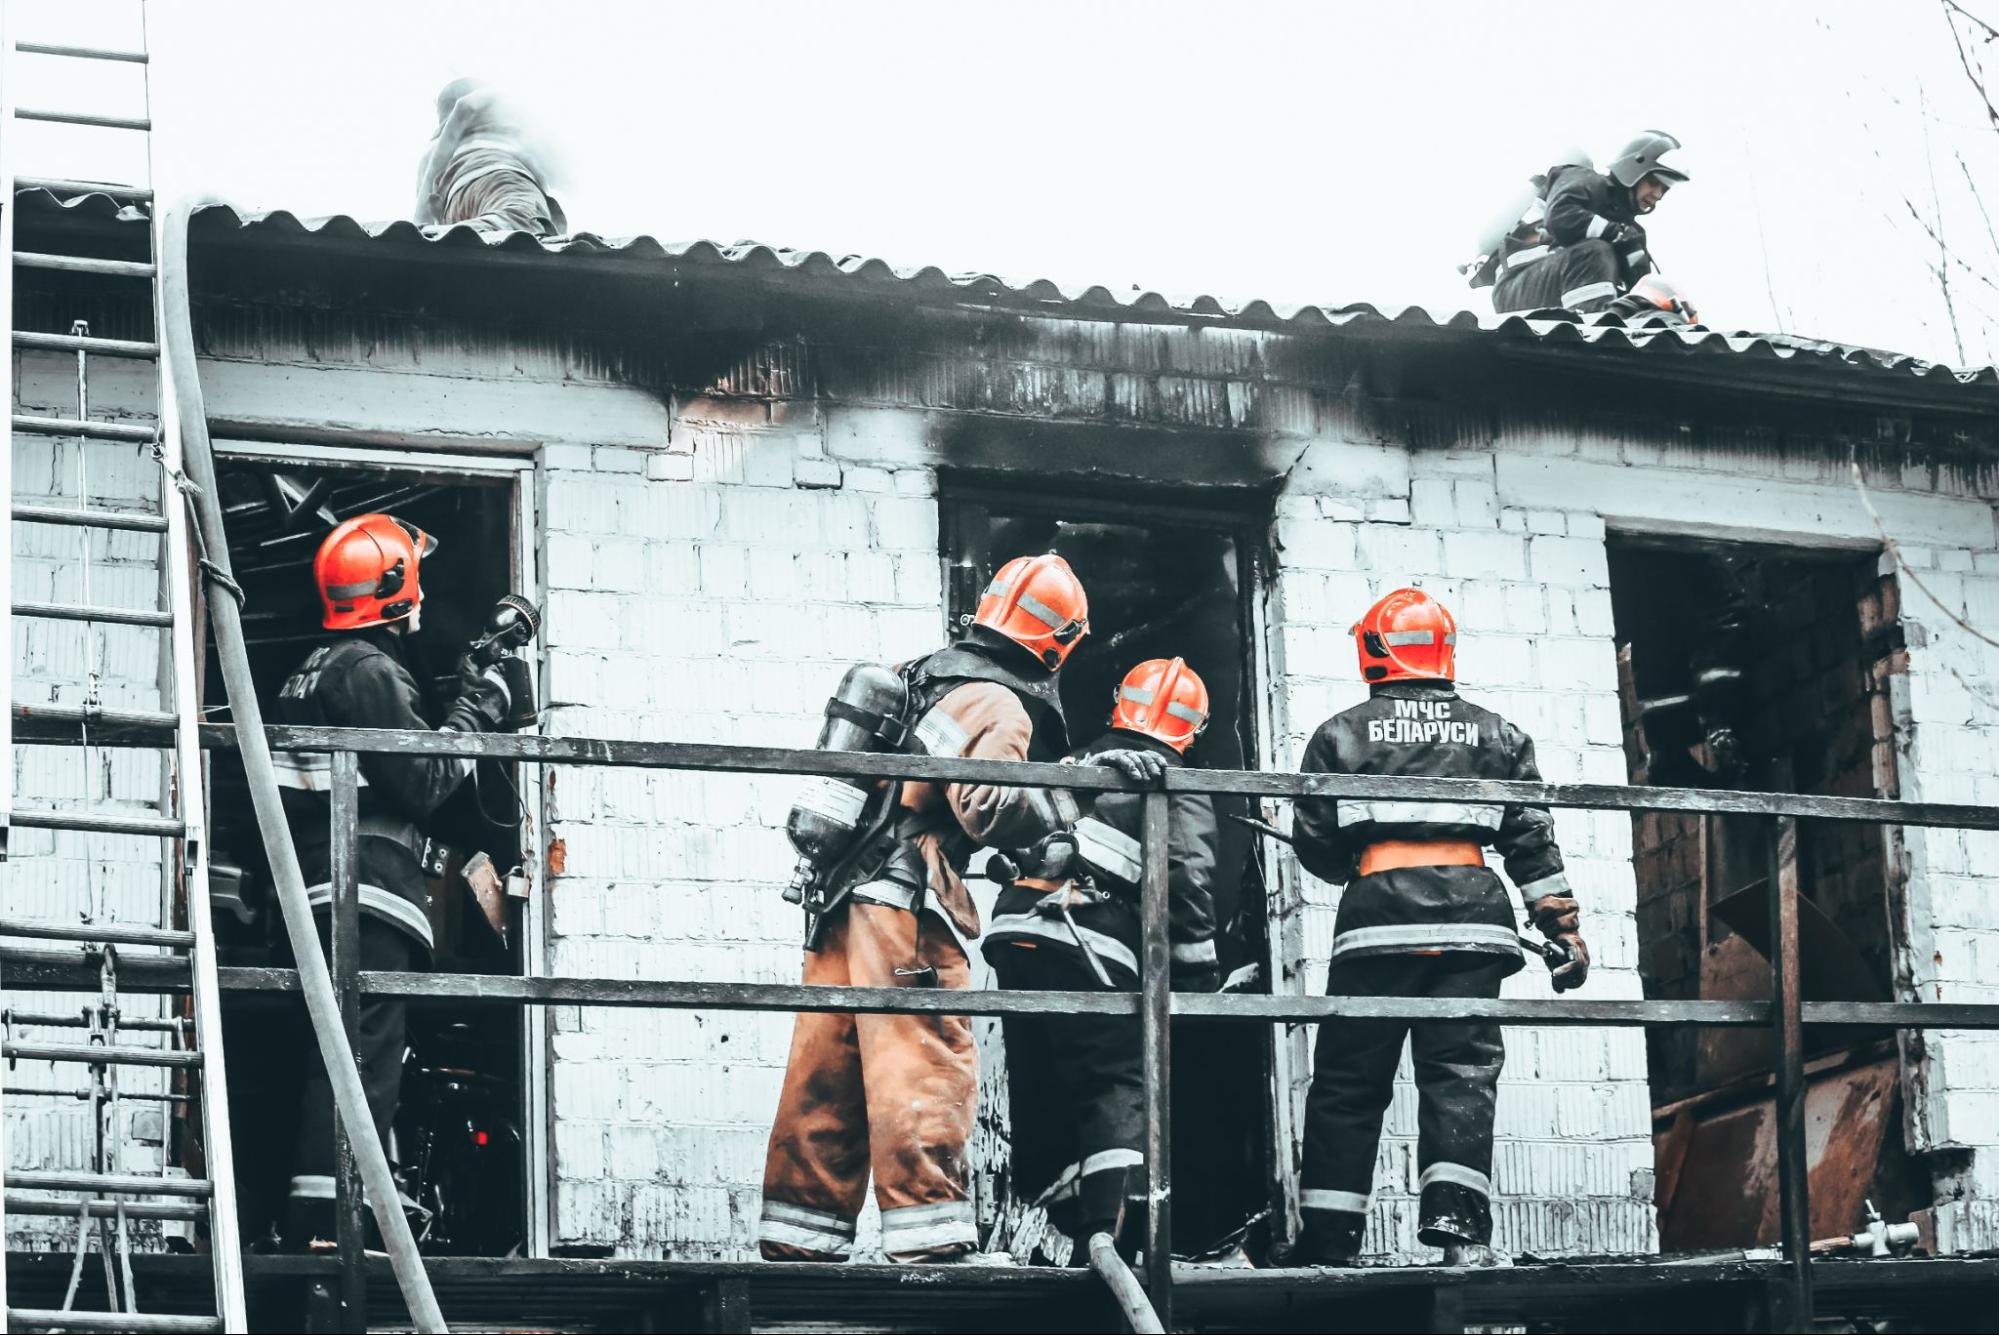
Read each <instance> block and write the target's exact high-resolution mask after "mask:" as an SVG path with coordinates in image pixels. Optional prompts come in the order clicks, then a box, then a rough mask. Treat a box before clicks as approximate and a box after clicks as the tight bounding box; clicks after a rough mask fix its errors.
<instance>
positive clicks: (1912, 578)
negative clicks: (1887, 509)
mask: <svg viewBox="0 0 1999 1335" xmlns="http://www.w3.org/2000/svg"><path fill="white" fill-rule="evenodd" d="M1847 466H1848V467H1849V468H1851V469H1852V470H1853V489H1854V490H1855V491H1856V492H1858V493H1859V494H1860V504H1861V505H1862V506H1863V507H1865V508H1866V510H1867V517H1868V518H1869V519H1871V520H1873V521H1874V531H1875V532H1876V533H1879V534H1880V535H1881V546H1882V548H1883V549H1884V550H1885V551H1886V552H1887V553H1888V556H1889V559H1891V560H1892V561H1894V563H1895V569H1896V571H1897V572H1898V573H1900V574H1902V575H1904V576H1907V578H1908V581H1909V583H1911V584H1913V585H1915V586H1916V588H1917V589H1918V590H1920V591H1921V593H1922V595H1923V597H1925V598H1927V599H1929V600H1930V601H1931V602H1933V603H1935V604H1936V605H1937V610H1938V611H1940V612H1942V613H1943V614H1944V615H1945V616H1947V617H1949V618H1950V619H1951V620H1952V621H1954V622H1956V623H1957V627H1958V629H1959V630H1962V631H1963V632H1964V633H1965V634H1967V635H1969V636H1971V637H1972V638H1973V639H1977V640H1981V641H1983V642H1984V643H1986V644H1989V645H1991V646H1992V647H1993V648H1994V649H1999V640H1995V639H1993V638H1992V637H1991V636H1990V635H1987V634H1986V633H1985V632H1984V631H1982V630H1980V629H1978V627H1976V626H1974V625H1972V624H1971V623H1970V622H1969V621H1966V620H1965V619H1964V618H1963V617H1962V616H1960V615H1959V614H1958V613H1956V612H1954V611H1952V610H1951V608H1950V607H1949V606H1948V605H1946V604H1945V602H1944V600H1943V599H1941V598H1939V597H1937V596H1936V595H1935V594H1934V593H1931V592H1930V588H1929V585H1927V584H1925V583H1923V580H1922V576H1920V575H1918V574H1917V573H1916V572H1915V570H1914V568H1913V567H1911V566H1910V565H1909V563H1908V562H1907V561H1906V560H1904V559H1903V557H1902V549H1901V547H1900V546H1899V545H1898V544H1897V543H1896V542H1895V540H1894V539H1893V538H1892V537H1890V536H1888V525H1887V524H1885V523H1883V522H1882V520H1881V512H1880V511H1879V510H1876V509H1875V508H1874V497H1873V496H1872V495H1871V494H1869V492H1868V490H1867V483H1866V482H1865V481H1864V480H1862V478H1861V476H1860V460H1859V459H1858V458H1857V457H1856V458H1851V459H1849V460H1848V461H1847Z"/></svg>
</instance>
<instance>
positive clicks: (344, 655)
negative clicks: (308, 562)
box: [271, 514, 513, 1245]
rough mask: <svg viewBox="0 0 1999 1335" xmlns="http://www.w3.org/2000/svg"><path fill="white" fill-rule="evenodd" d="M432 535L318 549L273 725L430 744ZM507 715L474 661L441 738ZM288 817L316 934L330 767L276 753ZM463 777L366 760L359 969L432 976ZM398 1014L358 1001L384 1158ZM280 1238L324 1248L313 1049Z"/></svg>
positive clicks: (305, 756)
mask: <svg viewBox="0 0 1999 1335" xmlns="http://www.w3.org/2000/svg"><path fill="white" fill-rule="evenodd" d="M436 547H437V542H436V540H435V539H434V538H432V537H431V536H430V535H429V534H427V533H425V532H424V531H423V530H421V529H419V528H417V527H416V526H415V525H414V524H409V523H406V522H404V521H403V520H400V519H397V518H395V517H393V516H391V515H384V514H368V515H358V516H356V517H355V518H353V519H349V520H347V521H346V522H344V523H342V524H340V525H339V526H338V527H336V528H335V529H334V530H333V531H332V532H331V533H329V534H327V535H326V538H325V540H324V541H322V542H321V543H320V546H319V553H318V555H317V556H316V557H315V558H314V560H313V578H314V581H315V583H316V584H317V585H318V588H319V597H320V602H321V606H322V609H323V616H322V618H321V624H322V625H323V626H324V628H325V629H326V630H327V631H329V632H331V634H329V635H328V636H327V637H326V639H325V640H324V641H322V642H321V643H320V644H319V645H318V646H316V647H315V648H314V649H313V650H312V651H311V652H310V653H309V654H307V655H306V657H305V661H304V662H302V663H300V664H299V666H298V670H297V671H295V672H293V673H292V675H291V676H290V677H289V678H288V679H287V680H286V681H285V684H284V687H283V689H282V690H281V691H280V692H279V693H278V701H277V708H276V709H275V710H273V711H272V721H273V722H276V723H291V724H302V725H306V726H319V727H328V726H330V727H345V728H403V729H413V730H420V731H421V730H428V729H430V728H431V727H432V724H431V722H430V721H429V719H427V718H426V717H425V716H424V715H425V709H424V702H423V694H422V692H421V691H420V690H419V689H418V687H417V681H416V678H415V676H414V675H413V674H412V673H411V671H410V668H409V663H408V653H407V647H406V637H407V636H408V635H409V634H410V633H412V632H414V631H415V630H416V629H417V626H418V624H419V623H420V621H421V618H422V614H423V588H422V585H421V583H420V582H419V579H420V576H421V574H422V569H423V562H424V559H425V558H426V557H428V556H429V555H430V554H431V552H433V551H434V550H436ZM512 704H513V701H512V699H511V697H510V695H509V691H508V686H507V682H506V678H505V676H504V675H503V674H502V672H501V671H500V670H499V669H497V668H494V667H491V666H486V665H482V664H480V663H478V662H477V661H475V660H474V659H473V658H472V657H471V656H470V655H469V654H468V655H467V656H466V658H465V659H464V660H463V661H461V662H460V664H459V670H458V695H457V698H456V699H455V700H454V701H453V702H452V704H451V705H450V707H449V708H448V709H447V710H446V711H445V714H444V718H443V721H442V723H441V724H440V725H438V728H439V730H440V731H445V732H493V731H497V730H498V729H499V728H500V725H501V723H502V722H503V721H504V720H505V719H506V718H507V717H508V714H509V712H510V710H511V707H512ZM271 761H272V764H273V765H274V766H275V768H276V769H277V778H278V785H279V787H280V789H281V790H282V794H281V795H282V797H283V799H284V805H285V816H286V819H287V821H288V823H289V824H290V825H291V830H292V838H293V840H294V841H295V842H296V844H297V846H298V857H299V869H300V871H301V872H303V873H304V876H305V882H306V886H307V890H306V896H307V898H308V899H309V900H310V901H311V903H312V906H313V909H314V911H315V913H316V914H323V915H327V916H326V917H322V918H321V919H320V931H321V933H322V934H324V933H325V932H326V930H327V923H328V920H329V919H330V915H331V910H332V906H333V888H332V883H331V881H330V879H329V877H330V875H331V872H330V862H331V848H332V837H331V830H330V816H329V811H328V800H329V799H328V793H329V792H330V789H331V781H332V769H333V760H332V757H331V756H329V755H325V754H313V753H311V752H297V751H294V752H286V751H279V752H274V753H273V754H272V756H271ZM471 773H472V762H471V761H470V760H464V759H460V758H458V757H455V756H426V755H420V754H408V755H401V754H396V755H389V754H383V755H363V756H362V757H361V776H360V822H359V829H358V836H359V837H358V839H357V844H358V857H359V864H360V865H359V873H360V875H359V880H360V907H361V938H360V965H361V967H362V968H363V969H380V970H390V971H397V970H409V969H418V968H422V967H424V966H425V965H426V964H428V962H429V960H430V952H431V948H432V944H433V943H432V940H431V928H430V909H429V905H430V892H429V886H428V883H427V878H428V877H430V876H435V875H441V874H442V870H443V848H442V846H441V845H438V844H436V843H434V842H433V841H432V840H431V838H430V822H431V817H432V815H433V814H434V813H435V812H436V811H437V809H438V808H439V807H440V806H442V805H443V804H444V801H445V799H446V798H448V797H450V796H451V794H452V793H453V792H455V791H456V790H457V789H458V786H459V785H460V784H462V783H464V782H465V781H466V779H467V778H468V777H469V776H470V775H471ZM403 1048H404V1003H403V1002H402V1000H401V999H400V998H394V997H375V996H367V995H364V996H363V997H362V998H361V1024H360V1032H359V1034H358V1035H357V1036H356V1038H355V1041H354V1055H355V1059H356V1061H357V1063H358V1064H359V1066H360V1069H361V1083H362V1085H363V1086H364V1087H365V1089H366V1090H367V1094H368V1108H369V1111H371V1112H372V1113H374V1115H375V1129H376V1131H377V1132H379V1133H380V1135H381V1137H382V1143H383V1144H385V1145H386V1144H387V1143H388V1139H389V1126H390V1123H391V1122H393V1121H394V1119H395V1113H396V1104H397V1101H398V1095H399V1093H400V1091H401V1088H402V1075H403ZM305 1060H306V1061H307V1062H308V1063H309V1065H308V1068H307V1075H306V1083H305V1094H304V1100H303V1103H302V1106H301V1110H300V1115H299V1129H298V1147H297V1153H296V1156H295V1158H294V1161H293V1168H292V1180H291V1197H290V1203H289V1206H288V1207H287V1211H286V1222H285V1236H286V1240H287V1241H288V1242H289V1243H291V1244H293V1245H305V1244H307V1243H310V1242H311V1241H313V1240H314V1239H330V1238H332V1237H333V1230H334V1217H333V1167H334V1165H333V1092H332V1087H331V1086H330V1085H329V1084H328V1083H327V1078H326V1069H325V1067H324V1066H323V1065H322V1064H321V1063H320V1060H319V1049H318V1047H317V1046H315V1045H310V1044H308V1045H307V1053H306V1057H305Z"/></svg>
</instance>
